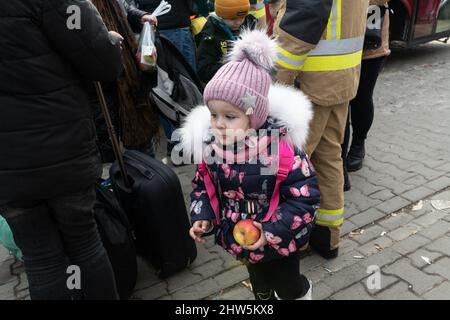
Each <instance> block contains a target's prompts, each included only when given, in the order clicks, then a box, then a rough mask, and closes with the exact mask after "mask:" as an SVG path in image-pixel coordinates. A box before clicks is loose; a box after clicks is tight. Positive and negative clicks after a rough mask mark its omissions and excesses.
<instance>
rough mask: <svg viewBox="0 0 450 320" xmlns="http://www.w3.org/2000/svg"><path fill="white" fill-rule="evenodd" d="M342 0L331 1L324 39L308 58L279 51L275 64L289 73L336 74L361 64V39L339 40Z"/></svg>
mask: <svg viewBox="0 0 450 320" xmlns="http://www.w3.org/2000/svg"><path fill="white" fill-rule="evenodd" d="M341 24H342V0H333V7H332V8H331V13H330V17H329V19H328V25H327V37H326V39H324V40H320V41H319V43H318V44H317V46H316V47H315V48H314V49H313V50H311V51H310V52H309V53H308V54H307V55H304V56H296V55H294V54H291V53H290V52H287V51H286V50H285V49H283V48H278V56H277V60H276V61H277V63H278V64H280V65H281V66H282V67H284V68H286V69H290V70H297V71H305V72H314V71H339V70H346V69H352V68H355V67H357V66H359V65H360V64H361V59H362V49H363V46H364V36H360V37H354V38H348V39H341Z"/></svg>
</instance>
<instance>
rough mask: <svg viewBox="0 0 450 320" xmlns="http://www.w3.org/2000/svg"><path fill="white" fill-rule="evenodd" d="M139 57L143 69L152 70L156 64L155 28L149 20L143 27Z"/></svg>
mask: <svg viewBox="0 0 450 320" xmlns="http://www.w3.org/2000/svg"><path fill="white" fill-rule="evenodd" d="M137 58H138V61H139V64H140V68H141V70H144V71H146V70H151V69H153V68H154V67H155V66H156V47H155V30H154V29H153V27H152V26H151V25H150V23H148V22H146V23H144V27H143V28H142V32H141V37H140V39H139V47H138V53H137Z"/></svg>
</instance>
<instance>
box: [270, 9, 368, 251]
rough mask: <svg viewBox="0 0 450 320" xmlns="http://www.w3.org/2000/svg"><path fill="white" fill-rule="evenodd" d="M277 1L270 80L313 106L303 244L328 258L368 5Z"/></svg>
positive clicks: (336, 226)
mask: <svg viewBox="0 0 450 320" xmlns="http://www.w3.org/2000/svg"><path fill="white" fill-rule="evenodd" d="M282 1H283V3H282V5H281V8H280V11H279V14H278V17H277V23H276V27H275V35H276V36H277V38H278V42H279V47H278V57H277V75H276V77H277V80H278V81H279V82H282V83H285V84H287V85H294V84H295V85H296V86H298V87H299V88H300V89H301V90H302V91H303V92H304V93H305V94H306V95H307V96H308V97H309V98H310V99H311V101H312V102H313V104H314V118H313V120H312V122H311V125H310V132H309V138H308V141H307V143H306V146H305V151H306V152H307V154H308V155H309V156H310V157H311V160H312V162H313V164H314V166H315V168H316V170H317V178H318V182H319V188H320V193H321V200H320V208H319V209H318V210H317V211H316V227H315V229H314V230H313V232H312V235H311V238H310V242H309V244H310V246H311V247H312V248H313V249H314V250H315V251H317V252H318V253H319V254H320V255H321V256H322V257H324V258H326V259H331V258H335V257H337V255H338V249H339V238H340V229H341V226H342V224H343V222H344V217H343V214H344V192H343V185H344V179H343V172H342V171H343V166H342V159H341V143H342V141H343V138H344V131H345V124H346V120H347V113H348V105H349V101H350V100H351V99H353V98H354V97H355V95H356V92H357V88H358V82H359V75H360V66H361V57H362V49H363V43H364V33H365V30H366V19H367V8H368V2H369V0H282Z"/></svg>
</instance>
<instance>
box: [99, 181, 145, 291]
mask: <svg viewBox="0 0 450 320" xmlns="http://www.w3.org/2000/svg"><path fill="white" fill-rule="evenodd" d="M96 193H97V200H96V203H95V213H94V217H95V220H96V222H97V227H98V231H99V234H100V237H101V239H102V242H103V246H104V247H105V250H106V252H107V254H108V257H109V260H110V262H111V265H112V268H113V271H114V276H115V279H116V286H117V292H118V293H119V297H120V299H121V300H128V299H130V297H131V295H132V293H133V290H134V287H135V286H136V280H137V261H136V248H135V246H134V236H133V231H132V228H131V225H130V223H129V221H128V219H127V216H126V214H125V212H124V211H123V210H122V208H121V207H120V204H119V202H118V201H117V199H116V196H115V194H114V192H113V191H112V190H111V189H109V188H105V187H102V186H101V185H97V186H96Z"/></svg>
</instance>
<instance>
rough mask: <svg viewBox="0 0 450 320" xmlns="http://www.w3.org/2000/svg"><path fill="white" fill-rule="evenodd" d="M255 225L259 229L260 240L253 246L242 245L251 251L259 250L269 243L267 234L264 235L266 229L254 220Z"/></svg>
mask: <svg viewBox="0 0 450 320" xmlns="http://www.w3.org/2000/svg"><path fill="white" fill-rule="evenodd" d="M253 225H254V226H255V227H257V228H258V229H259V231H260V233H261V236H260V237H259V239H258V241H256V242H255V243H254V244H252V245H251V246H243V247H242V248H244V249H246V250H251V251H254V250H258V249H259V248H262V247H264V246H265V245H266V244H267V239H266V236H265V235H264V231H263V229H262V225H261V223H259V222H256V221H253Z"/></svg>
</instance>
